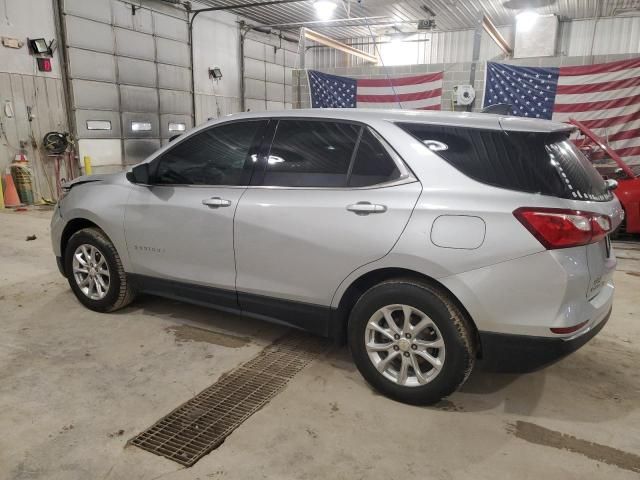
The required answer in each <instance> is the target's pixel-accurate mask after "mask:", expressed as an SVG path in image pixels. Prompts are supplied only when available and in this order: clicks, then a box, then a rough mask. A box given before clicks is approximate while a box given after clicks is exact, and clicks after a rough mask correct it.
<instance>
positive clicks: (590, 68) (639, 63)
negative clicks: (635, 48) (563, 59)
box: [560, 58, 640, 77]
mask: <svg viewBox="0 0 640 480" xmlns="http://www.w3.org/2000/svg"><path fill="white" fill-rule="evenodd" d="M638 67H640V58H634V59H633V60H620V61H618V62H609V63H598V64H596V65H583V66H576V67H560V76H561V77H562V76H565V75H566V76H571V77H573V76H576V75H593V74H596V73H610V72H619V71H621V70H627V69H628V68H638Z"/></svg>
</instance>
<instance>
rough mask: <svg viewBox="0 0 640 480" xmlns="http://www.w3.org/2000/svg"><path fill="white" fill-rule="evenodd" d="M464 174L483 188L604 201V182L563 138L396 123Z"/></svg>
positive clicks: (565, 135)
mask: <svg viewBox="0 0 640 480" xmlns="http://www.w3.org/2000/svg"><path fill="white" fill-rule="evenodd" d="M400 127H402V128H403V129H404V130H405V131H407V132H408V133H410V134H411V135H413V136H414V137H416V138H417V139H418V140H420V141H421V142H423V143H424V144H425V145H426V146H428V147H429V148H431V149H432V150H434V151H435V152H436V153H437V154H438V155H439V156H441V157H442V158H444V159H445V160H446V161H447V162H449V163H450V164H451V165H453V166H454V167H456V168H457V169H458V170H460V171H461V172H462V173H464V174H465V175H468V176H469V177H471V178H473V179H475V180H478V181H480V182H483V183H487V184H489V185H494V186H497V187H501V188H507V189H510V190H517V191H521V192H531V193H541V194H544V195H554V196H558V197H564V198H572V199H589V200H608V199H610V198H611V194H610V193H609V192H607V190H606V188H605V184H604V180H603V179H602V177H600V176H599V175H598V173H597V171H596V170H595V168H593V166H592V165H591V164H589V162H588V160H587V159H586V158H584V156H583V155H582V154H581V153H580V152H579V151H578V150H577V149H575V147H573V145H572V144H571V142H570V141H569V140H568V139H567V134H566V133H562V134H557V133H555V134H553V133H531V132H508V133H505V132H503V131H500V130H482V129H475V128H455V127H441V126H434V125H422V124H400Z"/></svg>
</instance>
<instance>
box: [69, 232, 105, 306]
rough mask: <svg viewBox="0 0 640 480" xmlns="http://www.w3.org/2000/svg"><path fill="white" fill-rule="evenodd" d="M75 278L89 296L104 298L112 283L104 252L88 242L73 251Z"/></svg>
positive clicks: (79, 286) (93, 298)
mask: <svg viewBox="0 0 640 480" xmlns="http://www.w3.org/2000/svg"><path fill="white" fill-rule="evenodd" d="M73 278H74V279H75V281H76V284H77V285H78V288H79V289H80V291H81V292H82V293H84V294H85V295H86V296H87V297H88V298H90V299H91V300H102V299H103V298H104V297H105V296H106V295H107V292H108V291H109V285H110V272H109V265H108V264H107V259H106V258H105V256H104V255H103V253H102V252H101V251H100V250H98V249H97V248H96V247H95V246H93V245H89V244H86V243H85V244H82V245H80V246H79V247H78V248H76V251H75V252H74V253H73Z"/></svg>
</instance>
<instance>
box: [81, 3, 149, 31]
mask: <svg viewBox="0 0 640 480" xmlns="http://www.w3.org/2000/svg"><path fill="white" fill-rule="evenodd" d="M79 1H83V0H79ZM100 1H101V2H104V0H100ZM104 3H106V2H104ZM111 11H112V12H113V24H114V25H117V26H119V27H125V28H129V29H131V30H135V31H136V32H144V33H153V21H152V20H151V11H150V10H148V9H146V8H139V9H137V10H136V14H135V15H133V14H132V12H131V4H129V3H123V2H121V1H119V0H111Z"/></svg>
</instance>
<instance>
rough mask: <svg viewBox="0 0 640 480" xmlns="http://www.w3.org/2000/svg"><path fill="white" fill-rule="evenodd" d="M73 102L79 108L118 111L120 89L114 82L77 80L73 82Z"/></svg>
mask: <svg viewBox="0 0 640 480" xmlns="http://www.w3.org/2000/svg"><path fill="white" fill-rule="evenodd" d="M73 102H74V107H75V108H79V109H85V110H94V109H95V110H115V111H117V110H118V108H119V105H118V89H117V87H116V85H115V84H113V83H106V82H89V81H85V80H76V81H74V82H73Z"/></svg>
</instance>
